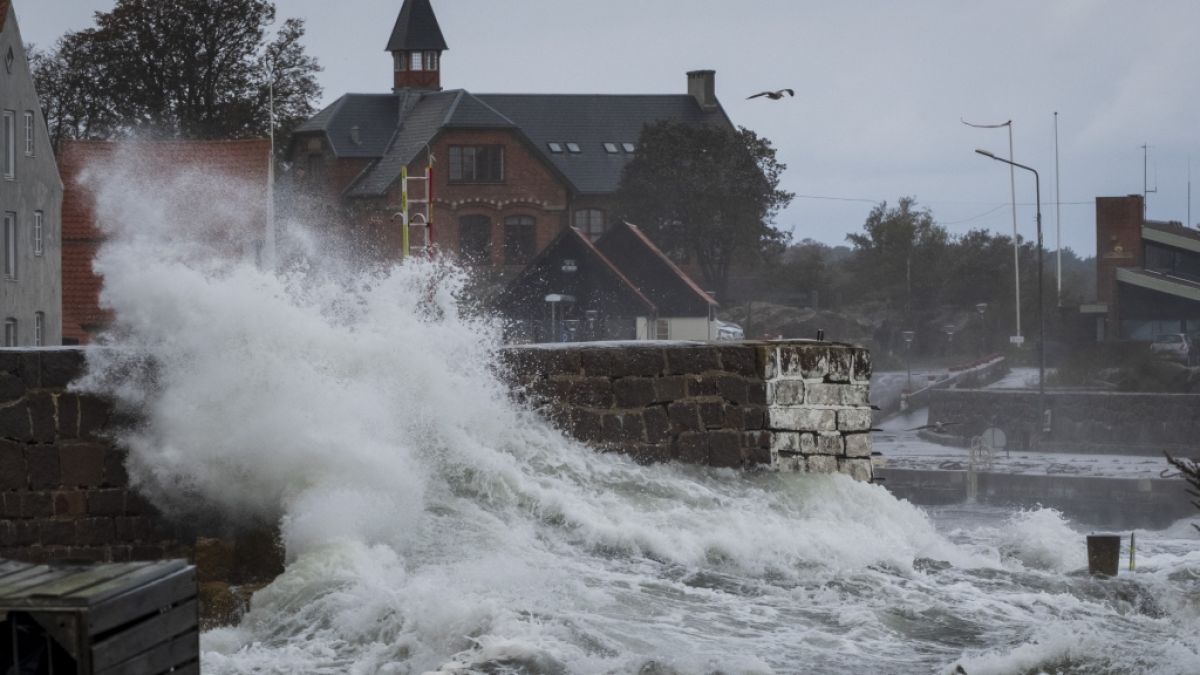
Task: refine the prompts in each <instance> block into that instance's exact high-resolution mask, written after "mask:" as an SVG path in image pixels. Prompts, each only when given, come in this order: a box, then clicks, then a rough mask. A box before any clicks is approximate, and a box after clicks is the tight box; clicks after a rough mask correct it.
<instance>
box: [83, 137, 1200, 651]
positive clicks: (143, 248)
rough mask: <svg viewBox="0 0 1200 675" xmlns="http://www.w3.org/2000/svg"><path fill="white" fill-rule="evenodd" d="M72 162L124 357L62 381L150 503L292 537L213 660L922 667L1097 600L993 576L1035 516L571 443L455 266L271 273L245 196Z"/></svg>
mask: <svg viewBox="0 0 1200 675" xmlns="http://www.w3.org/2000/svg"><path fill="white" fill-rule="evenodd" d="M89 176H90V177H89V178H88V180H89V181H90V184H91V186H92V187H93V189H94V190H95V191H96V194H97V207H98V208H97V212H98V214H99V216H100V222H101V223H103V224H104V227H105V234H106V235H107V237H108V240H107V241H106V243H105V244H104V246H103V247H102V249H101V251H100V253H99V255H98V257H97V261H96V269H97V271H99V272H100V273H101V274H103V276H104V279H105V286H104V292H103V295H102V301H103V302H104V304H105V305H106V306H108V307H110V308H111V309H112V310H113V311H114V312H115V317H116V320H115V323H114V325H113V328H112V331H111V333H110V337H109V339H110V340H111V341H112V342H114V343H116V344H119V345H120V349H118V350H110V351H99V352H92V353H91V354H90V355H89V369H90V372H89V375H88V377H87V378H86V379H85V380H84V382H83V383H82V385H81V386H82V387H84V388H85V389H88V390H90V391H94V392H99V393H104V394H106V395H110V396H116V397H118V398H120V399H121V400H123V401H125V402H126V403H128V404H130V405H133V406H136V407H137V408H138V409H139V410H141V411H142V412H143V414H144V417H145V420H146V423H145V424H144V425H143V426H141V427H139V428H138V429H136V430H133V431H130V432H129V433H127V434H126V435H125V436H124V437H123V438H122V439H121V440H122V442H123V443H124V444H126V445H127V446H128V447H129V448H130V451H131V454H130V473H131V476H132V477H133V479H134V480H135V481H136V482H137V483H138V484H139V485H140V486H141V487H142V488H143V489H144V490H146V491H147V492H148V493H149V494H151V495H152V496H153V497H154V499H155V500H156V501H157V502H158V503H160V504H162V505H164V506H165V507H167V508H174V509H183V508H187V507H188V506H191V505H194V504H197V503H203V504H205V505H206V506H207V507H210V508H215V509H218V510H220V512H221V513H223V514H225V515H226V517H229V518H248V517H252V518H257V519H265V520H269V521H274V522H278V523H280V525H281V527H282V532H283V537H284V541H285V544H286V547H287V552H288V559H289V563H288V566H287V570H286V572H285V573H284V574H283V576H281V577H280V578H279V579H278V580H276V581H275V582H274V583H273V584H271V585H270V586H269V587H267V588H265V589H264V590H262V591H260V592H259V593H258V594H256V596H255V597H254V601H253V609H252V610H251V612H250V613H249V614H248V615H247V616H246V618H245V619H244V621H243V622H242V624H241V625H240V626H237V627H235V628H228V629H221V630H217V631H212V632H209V633H208V634H206V635H205V636H204V648H205V654H204V665H205V669H206V671H210V672H215V673H249V672H260V673H261V672H271V673H290V672H310V673H375V672H379V673H419V672H425V671H429V672H442V673H467V672H526V673H620V672H646V673H676V672H677V673H702V672H717V671H721V672H773V671H778V672H787V671H790V670H794V669H795V668H796V667H798V664H802V665H803V667H804V669H805V670H808V671H810V672H845V671H847V670H855V671H863V670H866V671H872V670H886V671H891V672H929V671H930V670H932V669H936V668H938V667H941V666H943V665H945V664H950V663H953V662H955V660H956V659H959V658H960V657H963V655H964V653H966V654H971V653H976V652H978V654H983V653H984V652H983V651H981V650H987V649H994V648H995V645H997V644H1002V645H1013V644H1016V645H1020V644H1026V642H1025V641H1027V640H1029V639H1030V638H1031V636H1036V634H1037V631H1040V630H1044V629H1052V628H1053V627H1054V626H1061V625H1067V624H1070V622H1084V623H1087V622H1088V621H1090V620H1097V621H1106V620H1107V619H1108V618H1109V617H1110V616H1112V614H1113V612H1114V611H1115V610H1113V609H1112V608H1111V607H1110V606H1109V605H1107V604H1105V602H1104V601H1101V600H1096V599H1095V598H1091V597H1088V596H1086V594H1083V593H1082V592H1081V591H1077V590H1075V589H1073V587H1072V586H1071V584H1070V583H1069V582H1068V581H1066V580H1064V577H1063V575H1062V572H1063V571H1065V570H1067V569H1068V568H1069V567H1070V565H1071V564H1073V563H1071V562H1070V561H1066V560H1056V559H1053V558H1050V559H1048V562H1047V558H1046V556H1047V555H1048V554H1047V553H1046V551H1045V550H1044V549H1045V548H1046V546H1045V545H1043V544H1036V545H1034V546H1032V547H1029V546H1025V548H1021V547H1020V546H1018V547H1017V550H1018V553H1017V554H1016V557H1017V558H1019V559H1021V560H1022V561H1024V562H1025V563H1030V566H1031V567H1033V568H1034V570H1033V571H1032V572H1031V571H1028V570H1026V565H1025V564H1014V565H1013V569H1009V563H1008V562H1007V561H1006V560H1007V559H1006V558H1005V557H1004V556H1002V555H1000V554H999V553H997V551H998V550H1000V549H1001V548H1003V547H1004V546H1005V544H1004V542H1005V541H1006V537H1009V536H1010V535H1011V537H1012V538H1013V540H1022V541H1024V540H1027V539H1028V534H1029V532H1030V531H1031V530H1030V528H1032V531H1035V532H1036V531H1038V530H1039V528H1045V527H1047V524H1046V523H1041V522H1040V519H1042V518H1043V517H1035V518H1034V519H1033V520H1038V521H1039V522H1032V521H1030V522H1024V521H1019V520H1018V521H1015V522H1014V523H1013V524H1012V525H1010V526H1009V527H1008V528H1007V529H1005V530H1002V532H1004V533H1008V534H1003V533H1002V534H1000V535H997V534H996V533H995V532H989V531H986V530H980V531H979V532H978V533H975V534H972V535H970V536H968V537H967V539H968V541H958V542H951V541H949V540H948V539H947V538H945V537H943V536H942V535H940V534H939V533H938V532H937V530H936V529H935V527H934V525H933V524H932V523H931V522H930V520H929V518H928V517H927V516H926V515H925V514H924V513H923V512H921V511H920V510H918V509H916V508H914V507H912V506H911V505H909V504H907V503H905V502H899V501H897V500H895V499H894V498H892V497H891V496H890V495H889V494H888V493H887V492H886V491H884V490H883V489H882V488H879V487H877V486H870V485H863V484H859V483H855V482H853V481H850V480H849V479H847V478H845V477H841V476H835V477H812V476H780V475H771V474H739V473H735V472H731V471H724V470H710V469H700V468H695V467H685V466H677V465H666V466H652V467H644V466H639V465H637V464H635V463H633V462H631V461H628V460H627V459H624V458H622V457H619V456H614V455H602V454H597V453H595V452H593V451H591V450H589V449H587V448H584V447H581V446H580V445H578V444H577V443H574V442H572V441H570V440H568V439H566V438H564V437H563V436H562V435H561V434H560V433H558V432H557V431H556V430H554V429H553V428H551V427H550V426H548V425H547V424H546V423H545V422H543V421H542V420H540V419H539V418H537V417H536V416H535V415H534V414H533V413H531V412H530V411H527V410H524V409H521V408H520V407H518V406H515V405H513V404H512V403H511V401H510V400H509V398H508V396H507V394H506V391H505V388H504V386H503V384H502V383H501V381H500V380H499V379H498V377H497V376H496V374H495V372H494V364H495V363H496V358H495V356H496V350H497V349H498V348H499V344H500V331H499V326H498V325H497V324H496V323H495V322H494V321H492V320H490V319H488V318H486V317H479V316H475V315H472V314H470V313H468V312H465V311H464V310H463V309H462V308H463V306H464V305H463V303H461V302H460V298H461V296H462V293H463V291H464V288H465V285H466V282H467V278H466V276H465V275H464V274H463V272H461V271H460V270H457V269H455V268H453V267H452V266H450V265H448V264H445V263H441V262H429V261H411V262H408V263H406V264H403V265H397V266H392V267H376V268H366V269H364V268H362V267H360V266H358V265H356V264H355V262H354V260H353V258H352V257H350V256H348V255H344V254H342V253H341V250H342V249H341V247H339V246H338V245H337V238H336V237H334V236H331V235H330V234H329V233H328V232H323V231H321V230H314V229H309V228H304V227H302V226H301V225H299V224H296V223H292V224H290V225H289V227H288V236H287V237H286V238H285V239H284V242H285V243H286V245H285V250H284V251H283V255H282V259H283V260H286V261H287V263H286V264H284V265H282V266H281V267H280V269H279V270H264V269H262V268H261V267H260V266H258V265H256V264H255V262H254V261H253V260H252V259H251V256H248V255H247V253H246V252H247V251H249V250H252V249H253V245H254V240H255V237H256V235H255V233H253V232H249V231H230V229H229V228H228V225H227V223H228V222H230V219H231V218H232V217H233V216H234V215H235V214H238V213H241V212H242V210H243V209H244V207H245V200H246V199H248V198H249V197H247V194H252V192H251V193H246V192H245V191H242V190H240V189H239V186H238V185H236V184H233V183H231V182H230V181H228V180H225V179H221V178H220V177H213V176H208V175H203V174H198V173H189V172H186V171H185V172H180V171H175V170H172V169H170V168H169V167H163V166H157V167H155V166H149V167H148V166H144V165H137V164H135V163H133V162H130V161H128V160H127V159H124V158H118V159H117V160H116V161H115V162H113V163H112V164H111V165H110V166H105V167H102V169H101V170H98V171H96V172H95V173H93V174H90V175H89ZM131 355H133V356H136V357H137V358H142V357H149V359H150V360H151V361H152V362H153V363H154V367H153V369H151V370H145V369H143V370H138V369H131V368H130V367H129V364H130V359H131ZM1060 525H1061V527H1060ZM1049 527H1050V530H1051V535H1052V536H1061V535H1062V529H1063V527H1066V526H1065V525H1064V524H1061V523H1058V524H1055V523H1050V524H1049ZM1022 532H1024V534H1022ZM971 537H976V539H971ZM1151 549H1153V545H1152V544H1151ZM1021 551H1024V552H1023V553H1022V552H1021ZM1151 555H1153V553H1151ZM1163 583H1164V584H1167V583H1168V582H1166V581H1164V582H1163ZM1047 597H1048V598H1050V599H1049V600H1045V601H1043V600H1039V598H1047ZM1043 602H1044V603H1048V604H1051V605H1053V604H1058V605H1065V606H1066V609H1063V610H1061V611H1051V610H1050V609H1048V608H1047V606H1046V604H1043ZM1099 630H1101V631H1103V630H1106V629H1099ZM1112 630H1117V631H1123V632H1121V633H1120V634H1121V635H1126V634H1130V635H1135V636H1138V637H1139V638H1140V637H1144V636H1146V635H1160V634H1169V633H1170V631H1171V630H1172V627H1171V626H1170V625H1169V624H1167V623H1155V620H1154V619H1149V618H1136V620H1133V621H1132V623H1130V624H1129V625H1122V626H1121V627H1119V628H1114V629H1112ZM1030 644H1032V643H1030ZM972 658H975V659H976V661H971V663H977V662H978V663H983V661H980V659H985V658H988V657H985V656H979V655H977V656H976V657H972ZM1100 658H1101V659H1104V658H1108V657H1107V656H1104V655H1103V654H1102V655H1101V657H1100ZM1173 658H1176V661H1178V662H1180V663H1200V659H1196V654H1195V652H1194V651H1191V652H1186V653H1183V654H1182V655H1176V657H1173ZM1188 659H1192V661H1188ZM1176 661H1173V662H1172V663H1175V662H1176ZM1108 662H1109V661H1101V663H1108ZM1022 663H1023V661H1022ZM1092 663H1093V664H1094V663H1095V662H1092ZM972 672H973V671H972Z"/></svg>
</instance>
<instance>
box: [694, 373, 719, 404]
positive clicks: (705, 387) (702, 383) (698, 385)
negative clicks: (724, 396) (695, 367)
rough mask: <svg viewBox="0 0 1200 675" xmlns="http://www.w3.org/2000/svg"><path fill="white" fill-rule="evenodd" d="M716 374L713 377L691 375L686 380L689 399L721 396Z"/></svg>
mask: <svg viewBox="0 0 1200 675" xmlns="http://www.w3.org/2000/svg"><path fill="white" fill-rule="evenodd" d="M718 377H720V376H719V375H716V374H711V375H691V376H689V377H687V378H686V382H687V395H688V398H698V397H701V396H713V397H715V396H720V395H721V390H720V388H719V387H718V384H717V382H718V380H717V378H718Z"/></svg>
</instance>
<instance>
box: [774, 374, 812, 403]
mask: <svg viewBox="0 0 1200 675" xmlns="http://www.w3.org/2000/svg"><path fill="white" fill-rule="evenodd" d="M766 386H767V404H768V405H803V404H804V382H803V381H802V380H776V381H774V382H768V383H767V385H766Z"/></svg>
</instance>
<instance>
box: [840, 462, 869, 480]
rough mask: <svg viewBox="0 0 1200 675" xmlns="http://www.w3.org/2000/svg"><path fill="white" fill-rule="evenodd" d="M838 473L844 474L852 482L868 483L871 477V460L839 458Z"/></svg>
mask: <svg viewBox="0 0 1200 675" xmlns="http://www.w3.org/2000/svg"><path fill="white" fill-rule="evenodd" d="M838 472H839V473H844V474H846V475H847V476H850V477H851V478H853V479H854V480H860V481H863V482H864V483H869V482H870V481H871V478H872V477H873V472H872V469H871V460H869V459H850V458H847V457H839V458H838Z"/></svg>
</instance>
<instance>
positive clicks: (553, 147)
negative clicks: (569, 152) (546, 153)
mask: <svg viewBox="0 0 1200 675" xmlns="http://www.w3.org/2000/svg"><path fill="white" fill-rule="evenodd" d="M546 147H548V148H550V152H553V153H554V154H556V155H561V154H562V151H563V146H562V143H553V142H551V143H547V144H546Z"/></svg>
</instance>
